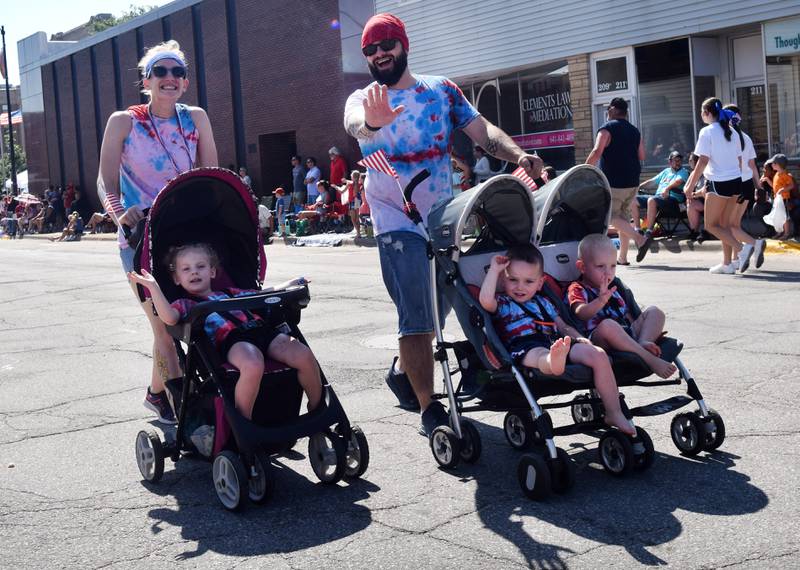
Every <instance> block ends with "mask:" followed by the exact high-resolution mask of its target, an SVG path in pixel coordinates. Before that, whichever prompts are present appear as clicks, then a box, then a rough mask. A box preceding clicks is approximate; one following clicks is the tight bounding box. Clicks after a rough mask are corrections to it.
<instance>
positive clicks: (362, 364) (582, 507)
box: [0, 239, 800, 569]
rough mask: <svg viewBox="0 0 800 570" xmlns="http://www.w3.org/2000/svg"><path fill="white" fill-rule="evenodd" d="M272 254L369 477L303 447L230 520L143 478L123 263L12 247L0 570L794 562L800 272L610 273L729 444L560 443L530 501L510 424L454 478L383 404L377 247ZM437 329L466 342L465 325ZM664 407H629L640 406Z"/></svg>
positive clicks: (2, 358)
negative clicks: (647, 316)
mask: <svg viewBox="0 0 800 570" xmlns="http://www.w3.org/2000/svg"><path fill="white" fill-rule="evenodd" d="M268 256H269V260H270V265H269V269H268V277H269V279H268V281H269V282H278V281H280V280H283V279H286V278H290V277H295V276H298V275H302V276H305V277H306V278H307V279H309V280H310V281H311V292H312V302H311V305H310V306H309V308H308V309H307V310H306V311H304V313H303V320H302V323H301V328H302V330H303V332H304V333H305V335H306V336H307V338H308V340H309V342H310V344H311V347H312V348H313V349H314V351H315V353H316V355H317V357H318V359H319V361H320V363H321V364H322V366H323V368H324V370H325V372H326V375H327V376H328V378H330V379H331V381H332V383H333V386H334V388H335V390H336V392H337V394H338V395H339V396H340V398H341V400H342V402H343V404H344V406H345V409H346V410H347V412H348V415H349V417H350V418H351V420H352V421H354V422H355V423H357V424H358V425H360V426H361V428H362V429H363V430H364V432H365V433H366V436H367V438H368V439H369V443H370V449H371V456H372V458H371V464H370V468H369V470H368V471H367V473H366V474H365V475H364V477H363V478H362V479H361V480H357V481H354V482H349V483H348V482H342V483H339V484H338V485H336V486H333V487H329V486H324V485H321V484H319V483H318V482H317V480H316V478H315V477H314V475H313V472H312V470H311V468H310V466H309V463H308V460H307V459H306V455H307V444H306V442H305V441H301V442H300V443H298V445H297V446H296V447H295V449H294V450H293V451H292V452H290V453H288V454H287V455H285V456H278V457H276V458H275V464H276V466H277V467H278V480H277V492H276V496H275V497H274V499H273V500H272V501H271V502H270V503H268V504H266V505H263V506H251V507H249V508H248V509H246V510H245V511H244V512H242V513H229V512H227V511H225V510H224V509H223V508H222V507H221V506H220V504H219V502H218V500H217V497H216V494H215V492H214V489H213V486H212V478H211V466H210V463H208V462H204V461H199V460H195V459H185V460H181V461H179V462H178V463H177V464H173V463H172V462H171V461H169V460H168V461H167V467H166V472H165V475H164V478H163V479H162V481H161V482H160V483H159V484H157V485H151V484H147V483H144V482H142V479H141V475H140V473H139V470H138V469H137V465H136V461H135V458H134V439H135V437H136V434H137V432H138V431H139V430H140V429H142V427H143V426H147V425H150V423H151V416H150V414H149V412H147V411H146V410H145V409H144V408H143V407H142V399H143V397H144V391H145V385H146V379H147V378H148V377H149V371H150V365H151V360H150V339H149V337H148V334H147V331H148V326H147V323H146V321H145V318H144V315H143V314H142V313H141V310H140V309H139V308H138V306H137V305H136V303H135V302H134V300H133V297H132V294H131V291H130V289H129V287H128V285H127V283H126V282H125V280H124V277H123V274H122V271H121V268H120V265H119V259H118V256H117V254H116V250H115V244H114V243H113V242H108V241H105V242H91V241H84V242H77V243H59V244H52V243H49V242H46V241H41V240H38V241H37V240H29V239H25V240H21V241H7V240H6V241H1V242H0V267H2V268H3V271H2V274H1V275H0V307H2V309H1V310H0V567H2V568H108V567H113V568H156V567H157V568H160V569H165V568H173V567H202V568H232V567H237V568H265V567H269V568H276V569H280V568H297V569H299V568H332V567H336V568H517V567H542V568H574V569H581V568H632V567H639V566H642V565H648V566H661V565H666V566H669V567H674V568H681V569H684V568H723V567H724V568H753V569H756V568H758V569H761V568H789V567H798V566H800V535H798V533H797V521H798V520H800V496H799V495H798V492H797V489H798V481H800V473H798V466H800V462H799V461H798V449H800V435H799V434H800V414H796V413H795V412H796V411H797V408H798V405H797V402H798V399H800V382H798V379H799V378H798V377H799V376H800V342H798V340H799V339H800V336H799V333H800V294H798V292H799V291H800V287H799V285H800V256H798V255H792V254H784V255H770V256H768V258H767V261H766V263H765V265H764V266H763V268H762V269H761V270H753V271H751V272H749V273H747V274H746V275H736V276H726V275H710V274H709V273H708V271H707V268H708V267H709V266H710V265H712V264H714V263H717V262H718V261H719V260H718V257H719V253H718V251H717V250H715V249H714V248H703V249H697V250H694V251H691V250H685V251H683V252H681V253H677V252H676V251H675V250H674V248H664V247H661V248H660V249H659V251H658V252H657V253H651V254H650V255H649V256H648V257H647V259H646V261H645V263H643V264H642V265H639V266H636V265H635V264H634V265H632V266H630V267H624V268H620V270H619V274H620V276H621V277H622V278H623V279H624V280H625V281H626V282H627V283H628V285H629V286H631V287H632V288H633V289H634V291H635V292H636V294H637V298H638V299H639V300H640V301H641V302H643V303H645V304H650V303H655V304H658V305H659V306H660V307H662V308H663V309H664V310H665V312H666V313H667V328H668V330H669V331H670V333H671V334H672V335H674V336H677V337H679V338H680V339H681V340H682V341H683V342H684V343H685V345H686V347H685V349H684V351H683V354H682V359H683V362H684V363H685V364H686V365H687V366H688V367H689V369H690V370H691V371H692V372H693V374H694V376H695V378H696V379H697V381H698V383H699V386H700V388H701V389H702V391H703V393H704V396H705V397H706V400H707V401H708V402H709V404H710V405H711V406H712V407H713V408H715V409H716V410H717V411H719V413H720V414H721V415H722V416H723V418H724V420H725V423H726V424H727V432H728V433H727V439H726V441H725V443H724V445H723V446H722V448H721V449H720V450H719V451H717V452H714V453H710V454H708V453H703V454H701V455H700V456H699V457H697V458H694V459H690V458H686V457H683V456H681V455H679V454H678V452H677V450H676V449H675V447H674V445H673V443H672V441H671V439H670V436H669V422H670V418H671V415H665V416H657V417H651V418H645V419H642V420H641V421H640V422H639V425H640V426H643V427H644V428H646V429H647V431H648V432H649V433H650V435H651V436H652V438H653V440H654V443H655V448H656V461H655V464H654V465H653V466H652V468H651V469H650V470H648V471H646V472H643V473H638V474H635V475H632V476H630V477H627V478H622V479H618V478H614V477H612V476H610V475H608V474H607V473H605V472H604V471H603V469H602V467H601V466H600V464H599V462H598V460H597V444H596V440H595V439H593V438H590V437H587V436H583V435H579V436H569V437H564V438H560V439H558V440H557V443H558V445H559V446H560V447H563V448H564V449H565V450H567V451H568V453H569V455H570V457H571V458H572V460H573V461H574V462H575V464H576V467H577V475H576V484H575V487H574V488H573V489H572V491H571V492H570V493H568V494H566V495H564V496H553V497H551V498H550V499H548V500H547V501H545V502H541V503H537V502H532V501H530V500H528V499H526V498H525V497H524V496H523V495H522V493H521V491H520V489H519V486H518V484H517V479H516V465H517V461H518V457H519V454H518V452H516V451H514V450H513V449H511V448H510V446H509V445H508V443H507V442H506V440H505V437H504V435H503V431H502V415H501V414H493V413H482V414H478V415H475V416H473V417H474V419H476V420H477V422H478V424H477V425H478V429H479V431H480V434H481V437H482V440H483V455H482V457H481V459H480V461H479V462H478V463H477V464H475V465H462V466H460V467H458V468H457V469H456V470H455V471H452V472H446V471H443V470H441V469H439V468H438V467H437V465H436V463H435V461H434V459H433V457H432V456H431V453H430V450H429V448H428V445H427V441H426V440H425V439H424V438H422V437H420V436H419V435H417V431H416V430H417V426H418V416H417V415H415V414H412V413H408V412H404V411H402V410H400V409H399V408H397V407H395V405H394V399H393V397H392V395H391V393H390V392H389V391H388V389H386V387H385V386H384V383H383V375H384V372H385V370H386V368H387V366H388V364H389V363H390V362H391V358H392V355H393V354H394V353H395V344H396V342H395V340H394V333H395V330H396V316H395V312H394V308H393V306H392V305H391V303H390V301H389V299H388V296H387V294H386V292H385V290H384V288H383V284H382V282H381V278H380V271H379V268H378V260H377V251H376V250H375V249H374V248H359V247H341V248H333V249H331V248H325V249H323V248H319V249H317V248H295V247H287V246H285V245H283V244H273V245H270V246H268ZM447 334H448V335H450V337H453V338H457V337H460V336H462V334H461V332H460V330H459V329H458V326H457V323H456V322H455V320H454V319H451V320H450V321H449V323H448V328H447ZM676 393H677V389H676V388H675V387H659V388H648V389H644V388H634V389H631V390H626V395H627V396H628V398H629V399H630V400H631V401H633V402H646V401H651V400H656V399H661V398H665V397H668V396H671V395H675V394H676ZM566 414H568V412H566V413H565V412H563V411H557V412H556V413H555V414H554V416H555V419H556V420H557V421H558V420H564V419H565V415H566Z"/></svg>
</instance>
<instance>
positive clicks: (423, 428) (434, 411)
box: [419, 400, 450, 437]
mask: <svg viewBox="0 0 800 570" xmlns="http://www.w3.org/2000/svg"><path fill="white" fill-rule="evenodd" d="M421 419H422V423H421V424H420V426H419V433H420V435H424V436H425V437H430V436H431V434H432V433H433V430H435V429H436V428H437V427H439V426H449V425H450V414H448V413H447V410H446V409H445V408H444V406H443V405H442V403H441V402H440V401H439V400H434V401H433V402H431V405H430V406H428V407H427V408H425V411H424V412H422V418H421Z"/></svg>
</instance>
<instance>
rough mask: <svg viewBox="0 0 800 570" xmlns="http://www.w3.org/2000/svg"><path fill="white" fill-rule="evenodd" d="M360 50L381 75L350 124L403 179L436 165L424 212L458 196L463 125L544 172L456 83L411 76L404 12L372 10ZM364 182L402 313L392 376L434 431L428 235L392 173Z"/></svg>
mask: <svg viewBox="0 0 800 570" xmlns="http://www.w3.org/2000/svg"><path fill="white" fill-rule="evenodd" d="M361 49H362V51H363V53H364V56H365V57H366V59H367V65H368V67H369V70H370V73H371V74H372V77H373V78H374V79H375V82H374V83H372V84H370V85H368V86H367V87H366V88H365V89H359V90H357V91H355V92H354V93H353V94H352V95H350V97H349V98H348V100H347V104H346V106H345V112H344V124H345V129H347V132H348V133H350V134H351V135H352V136H353V137H355V138H356V139H358V143H359V145H360V147H361V153H362V154H363V155H364V156H368V155H370V154H372V153H373V152H375V151H378V150H383V151H384V152H385V153H386V155H387V157H388V159H389V162H391V164H392V165H393V166H394V168H395V169H396V170H397V174H398V176H399V178H400V185H402V186H405V185H406V184H408V182H409V181H410V180H411V179H412V178H413V177H414V176H415V175H416V174H417V173H418V172H420V171H421V170H424V169H426V168H427V169H428V170H429V171H430V172H431V176H430V177H429V178H428V179H427V180H425V181H424V182H423V183H422V184H420V185H419V186H418V187H417V189H416V190H415V191H414V195H413V196H412V200H413V202H414V203H415V204H416V206H417V209H418V210H419V212H420V214H422V218H423V220H425V221H427V218H428V213H429V212H430V210H431V207H432V206H433V205H434V204H435V203H436V202H438V201H439V200H442V199H447V198H450V197H451V196H452V186H451V177H452V171H451V166H450V158H451V156H450V150H451V146H452V138H453V134H454V132H455V131H456V129H462V130H463V131H464V132H465V133H466V134H467V135H468V136H469V137H470V138H471V139H472V140H473V141H474V142H475V143H476V144H478V145H480V146H481V147H483V148H484V149H486V151H487V152H488V153H489V154H491V155H493V156H496V157H497V158H500V159H502V160H507V161H509V162H513V163H515V164H519V165H520V166H522V167H523V168H525V169H526V171H527V172H528V174H529V175H531V177H532V178H538V176H539V173H540V171H541V168H542V161H541V159H539V157H537V156H532V155H528V154H526V153H524V152H523V151H522V150H521V149H520V148H519V147H518V146H517V145H516V144H514V142H513V141H512V140H511V138H510V137H509V136H508V135H506V134H505V133H504V132H503V131H501V130H500V129H499V128H497V127H496V126H494V125H492V124H491V123H490V122H488V121H487V120H486V119H484V118H483V117H482V116H481V115H480V114H479V113H478V111H476V110H475V108H474V107H473V106H472V105H471V104H470V103H469V101H467V99H466V98H465V97H464V94H463V93H462V92H461V90H460V89H459V88H458V86H457V85H455V84H454V83H452V82H451V81H450V80H448V79H446V78H444V77H436V76H425V75H412V73H411V71H410V70H409V69H408V65H407V54H408V51H409V45H408V36H407V35H406V32H405V26H404V24H403V22H402V21H401V20H400V19H399V18H397V17H396V16H393V15H392V14H377V15H375V16H373V17H372V18H370V20H369V21H368V22H367V23H366V25H365V26H364V32H363V34H362V36H361ZM364 189H365V191H366V195H367V200H368V201H369V205H370V208H371V215H372V223H373V226H374V229H375V234H376V237H377V241H378V252H379V256H380V261H381V271H382V273H383V280H384V283H385V284H386V288H387V290H388V291H389V295H390V296H391V298H392V301H393V302H394V304H395V306H396V307H397V314H398V317H399V321H400V323H399V336H400V357H399V359H398V358H395V360H394V363H393V364H392V367H391V368H390V369H389V372H388V373H387V375H386V382H387V384H388V385H389V387H390V388H391V389H392V391H393V392H394V393H395V395H396V396H397V397H398V399H399V400H400V406H401V407H404V408H407V409H418V408H419V409H421V410H422V430H421V431H423V432H424V433H425V434H426V435H430V434H431V432H432V431H433V429H434V428H436V427H437V426H439V425H446V424H447V423H448V416H447V412H446V411H445V409H444V406H442V405H441V403H439V402H438V401H435V402H432V401H431V395H432V393H433V352H432V349H431V332H432V331H433V310H432V308H431V291H430V279H429V262H428V258H427V250H426V241H425V237H424V236H423V235H421V232H420V231H419V230H418V228H417V227H416V226H415V225H414V223H413V222H412V221H411V220H410V219H408V217H406V215H405V214H404V213H403V201H402V197H401V193H400V189H399V188H398V185H397V182H396V181H395V180H394V178H393V177H392V176H389V175H386V174H384V173H382V172H378V171H376V170H373V169H369V170H368V171H367V181H366V184H365V187H364ZM440 318H441V316H440ZM409 381H410V384H409ZM412 387H413V390H412Z"/></svg>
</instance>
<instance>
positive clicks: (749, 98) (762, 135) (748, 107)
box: [736, 82, 769, 162]
mask: <svg viewBox="0 0 800 570" xmlns="http://www.w3.org/2000/svg"><path fill="white" fill-rule="evenodd" d="M736 105H737V106H738V107H739V110H740V111H741V114H742V127H743V130H744V132H746V133H747V134H748V135H750V138H751V139H753V146H755V149H756V155H757V158H756V160H757V161H758V162H763V161H765V160H766V159H767V158H768V157H769V145H768V142H769V141H768V138H767V97H766V89H765V87H764V83H763V82H760V83H753V84H750V85H738V86H737V87H736Z"/></svg>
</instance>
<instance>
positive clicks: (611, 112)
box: [586, 97, 650, 265]
mask: <svg viewBox="0 0 800 570" xmlns="http://www.w3.org/2000/svg"><path fill="white" fill-rule="evenodd" d="M642 160H644V144H643V143H642V135H641V133H640V132H639V129H637V128H636V127H634V126H633V125H632V124H630V123H629V122H628V102H627V101H625V99H623V98H622V97H615V98H614V99H612V100H611V103H609V105H608V121H607V122H606V123H605V124H603V125H602V126H601V127H600V128H599V129H598V131H597V139H596V140H595V143H594V148H593V149H592V152H590V153H589V156H588V158H587V159H586V164H591V165H594V166H598V167H599V168H600V170H602V171H603V174H605V175H606V178H608V184H609V186H611V223H612V224H614V227H615V228H616V229H617V231H618V232H619V257H618V258H617V263H618V264H619V265H628V259H627V257H628V242H629V241H630V240H633V241H634V243H635V244H636V247H638V248H639V253H638V254H637V255H636V261H642V260H643V259H644V256H645V255H647V248H648V247H649V245H650V243H649V240H647V239H646V238H645V237H644V236H643V235H641V234H639V233H638V232H637V231H636V230H635V229H634V227H633V226H632V225H631V222H630V220H631V205H632V203H633V200H634V199H635V197H636V192H637V190H638V188H639V175H640V174H641V173H642V164H641V161H642Z"/></svg>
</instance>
